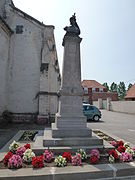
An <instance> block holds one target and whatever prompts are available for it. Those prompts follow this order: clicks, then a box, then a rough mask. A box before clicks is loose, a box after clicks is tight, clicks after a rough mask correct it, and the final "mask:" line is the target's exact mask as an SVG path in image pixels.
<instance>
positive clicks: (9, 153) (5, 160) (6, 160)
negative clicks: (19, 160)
mask: <svg viewBox="0 0 135 180" xmlns="http://www.w3.org/2000/svg"><path fill="white" fill-rule="evenodd" d="M12 156H13V153H12V152H11V151H9V152H8V153H7V154H6V155H5V157H4V159H3V163H4V165H5V166H7V165H8V161H9V159H10V158H11V157H12Z"/></svg>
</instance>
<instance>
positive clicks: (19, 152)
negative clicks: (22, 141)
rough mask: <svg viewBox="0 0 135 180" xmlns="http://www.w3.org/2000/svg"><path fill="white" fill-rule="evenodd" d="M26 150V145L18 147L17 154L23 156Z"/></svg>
mask: <svg viewBox="0 0 135 180" xmlns="http://www.w3.org/2000/svg"><path fill="white" fill-rule="evenodd" d="M25 151H26V148H25V147H18V149H17V150H16V154H17V155H19V156H21V157H22V156H23V154H24V152H25Z"/></svg>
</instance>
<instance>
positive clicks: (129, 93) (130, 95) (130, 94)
mask: <svg viewBox="0 0 135 180" xmlns="http://www.w3.org/2000/svg"><path fill="white" fill-rule="evenodd" d="M128 98H135V84H134V85H133V86H132V87H131V88H130V89H129V90H128V91H127V94H126V96H125V99H128Z"/></svg>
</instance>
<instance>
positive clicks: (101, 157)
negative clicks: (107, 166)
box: [0, 140, 135, 169]
mask: <svg viewBox="0 0 135 180" xmlns="http://www.w3.org/2000/svg"><path fill="white" fill-rule="evenodd" d="M111 144H112V145H113V146H114V149H111V150H110V149H102V150H100V151H99V150H98V149H92V150H91V151H90V152H89V154H86V152H85V151H84V150H83V149H79V150H78V151H77V152H76V154H74V155H71V153H70V152H64V153H63V154H60V155H59V156H57V157H55V156H54V154H53V152H51V151H50V150H49V149H46V150H45V151H44V153H43V154H41V155H40V156H36V154H35V153H34V152H33V151H32V149H31V146H30V144H25V145H24V146H23V147H21V146H20V145H19V144H18V143H17V142H15V141H13V143H12V144H11V145H10V146H9V152H8V153H7V154H6V155H5V157H4V159H3V160H2V161H1V162H0V168H1V169H2V168H9V169H19V168H29V167H33V168H42V167H54V166H57V167H65V166H83V165H85V164H101V163H123V162H130V161H134V159H135V148H131V147H130V144H129V143H124V142H123V141H122V140H120V141H114V140H113V141H111Z"/></svg>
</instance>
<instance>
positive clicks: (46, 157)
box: [43, 150, 53, 163]
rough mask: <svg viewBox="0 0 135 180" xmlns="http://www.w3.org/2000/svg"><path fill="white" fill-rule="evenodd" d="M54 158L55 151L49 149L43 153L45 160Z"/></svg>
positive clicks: (49, 160)
mask: <svg viewBox="0 0 135 180" xmlns="http://www.w3.org/2000/svg"><path fill="white" fill-rule="evenodd" d="M52 158H53V153H52V152H51V151H49V150H45V152H44V154H43V160H44V161H45V162H48V163H49V162H51V161H52Z"/></svg>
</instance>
